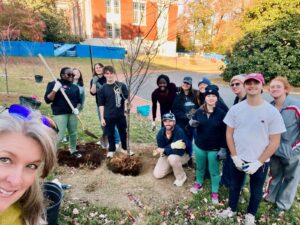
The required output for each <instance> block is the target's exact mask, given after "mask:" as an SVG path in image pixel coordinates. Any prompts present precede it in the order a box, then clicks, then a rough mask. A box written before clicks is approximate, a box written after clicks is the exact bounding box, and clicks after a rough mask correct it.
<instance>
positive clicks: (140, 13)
mask: <svg viewBox="0 0 300 225" xmlns="http://www.w3.org/2000/svg"><path fill="white" fill-rule="evenodd" d="M132 4H133V5H132V7H133V25H138V26H146V24H147V23H146V22H147V21H146V19H147V12H146V1H145V0H134V1H133V2H132Z"/></svg>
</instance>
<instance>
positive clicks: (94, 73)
mask: <svg viewBox="0 0 300 225" xmlns="http://www.w3.org/2000/svg"><path fill="white" fill-rule="evenodd" d="M97 65H99V66H100V67H101V68H103V67H104V65H103V64H102V63H95V64H94V71H93V76H97V75H99V74H96V70H95V67H96V66H97Z"/></svg>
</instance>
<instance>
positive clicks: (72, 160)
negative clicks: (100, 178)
mask: <svg viewBox="0 0 300 225" xmlns="http://www.w3.org/2000/svg"><path fill="white" fill-rule="evenodd" d="M77 149H78V152H79V153H80V154H81V155H82V157H81V158H76V157H74V156H73V155H71V154H70V151H69V150H68V149H58V155H57V158H58V164H59V165H61V166H62V165H66V166H69V167H75V168H79V167H82V168H83V167H84V166H87V167H88V168H89V169H96V168H97V167H99V166H100V165H101V163H102V161H103V160H104V159H105V158H106V150H104V149H101V147H100V146H99V145H97V144H94V143H86V144H80V145H77Z"/></svg>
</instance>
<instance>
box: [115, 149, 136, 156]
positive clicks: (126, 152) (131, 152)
mask: <svg viewBox="0 0 300 225" xmlns="http://www.w3.org/2000/svg"><path fill="white" fill-rule="evenodd" d="M117 151H118V152H122V153H123V154H126V155H128V151H127V150H124V149H122V148H119V149H118V150H117ZM129 155H130V156H132V155H134V152H133V151H132V150H130V154H129Z"/></svg>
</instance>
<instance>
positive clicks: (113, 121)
mask: <svg viewBox="0 0 300 225" xmlns="http://www.w3.org/2000/svg"><path fill="white" fill-rule="evenodd" d="M104 119H105V122H106V126H105V132H106V134H107V138H108V143H109V149H108V151H110V152H114V151H116V142H115V129H116V127H117V128H118V130H119V134H120V138H121V145H122V148H123V149H124V150H127V123H126V117H125V116H122V117H118V118H104Z"/></svg>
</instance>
